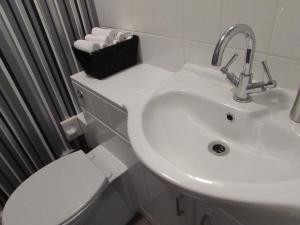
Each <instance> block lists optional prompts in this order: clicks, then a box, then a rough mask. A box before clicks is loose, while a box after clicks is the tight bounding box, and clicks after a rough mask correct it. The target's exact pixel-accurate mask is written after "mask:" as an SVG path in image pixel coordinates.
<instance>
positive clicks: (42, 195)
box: [3, 151, 108, 225]
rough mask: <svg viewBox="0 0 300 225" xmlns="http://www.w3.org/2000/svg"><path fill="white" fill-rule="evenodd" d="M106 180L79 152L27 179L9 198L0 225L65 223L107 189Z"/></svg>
mask: <svg viewBox="0 0 300 225" xmlns="http://www.w3.org/2000/svg"><path fill="white" fill-rule="evenodd" d="M107 185H108V181H107V179H106V177H105V176H104V175H103V174H102V173H101V171H100V170H99V169H97V168H96V167H95V165H94V164H93V163H92V162H91V161H90V160H89V158H88V157H87V155H86V154H85V153H83V152H82V151H78V152H75V153H72V154H70V155H67V156H65V157H63V158H60V159H58V160H56V161H54V162H52V163H50V164H49V165H47V166H45V167H44V168H42V169H41V170H39V171H37V172H36V173H35V174H33V175H32V176H31V177H29V178H28V179H27V180H26V181H25V182H24V183H23V184H21V185H20V186H19V187H18V188H17V190H16V191H15V192H14V193H13V194H12V195H11V197H10V198H9V200H8V201H7V203H6V205H5V207H4V210H3V225H24V224H26V225H61V224H68V223H69V222H70V221H72V220H73V219H74V218H76V217H77V216H78V215H79V214H81V213H80V212H81V211H84V209H85V208H86V207H87V206H88V205H90V204H91V203H92V202H93V201H94V200H95V199H96V198H97V197H98V196H99V195H100V194H101V193H102V192H103V191H104V189H105V188H106V186H107Z"/></svg>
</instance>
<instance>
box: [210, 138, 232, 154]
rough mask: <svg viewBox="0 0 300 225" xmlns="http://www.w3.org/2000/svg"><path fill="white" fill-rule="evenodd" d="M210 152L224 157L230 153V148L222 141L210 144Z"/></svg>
mask: <svg viewBox="0 0 300 225" xmlns="http://www.w3.org/2000/svg"><path fill="white" fill-rule="evenodd" d="M208 150H209V151H210V152H211V153H213V154H214V155H216V156H224V155H226V154H228V153H229V147H228V146H227V145H226V144H225V143H223V142H220V141H214V142H212V143H210V144H209V146H208Z"/></svg>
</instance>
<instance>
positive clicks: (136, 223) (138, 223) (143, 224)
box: [126, 214, 152, 225]
mask: <svg viewBox="0 0 300 225" xmlns="http://www.w3.org/2000/svg"><path fill="white" fill-rule="evenodd" d="M126 225H152V224H151V223H150V222H149V221H148V220H146V219H145V218H144V217H143V216H142V215H140V214H137V215H136V216H135V217H134V218H133V219H132V220H131V221H130V222H129V223H128V224H126Z"/></svg>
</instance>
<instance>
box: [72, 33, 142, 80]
mask: <svg viewBox="0 0 300 225" xmlns="http://www.w3.org/2000/svg"><path fill="white" fill-rule="evenodd" d="M138 43H139V38H138V36H136V35H133V37H132V38H131V39H129V40H126V41H123V42H120V43H118V44H115V45H112V46H109V47H106V48H103V49H99V50H97V51H95V52H92V53H87V52H84V51H81V50H79V49H77V48H75V47H74V46H73V47H72V49H73V51H74V54H75V56H76V58H77V59H78V61H79V63H80V65H81V66H82V67H83V69H84V71H85V72H86V73H87V74H88V75H90V76H92V77H95V78H98V79H104V78H106V77H109V76H111V75H112V74H114V73H117V72H119V71H121V70H124V69H126V68H128V67H131V66H133V65H136V64H137V61H138Z"/></svg>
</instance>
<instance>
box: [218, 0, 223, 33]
mask: <svg viewBox="0 0 300 225" xmlns="http://www.w3.org/2000/svg"><path fill="white" fill-rule="evenodd" d="M220 14H221V16H220V30H219V35H220V36H221V35H222V31H223V17H224V0H221V12H220Z"/></svg>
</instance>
